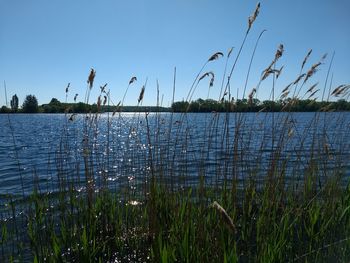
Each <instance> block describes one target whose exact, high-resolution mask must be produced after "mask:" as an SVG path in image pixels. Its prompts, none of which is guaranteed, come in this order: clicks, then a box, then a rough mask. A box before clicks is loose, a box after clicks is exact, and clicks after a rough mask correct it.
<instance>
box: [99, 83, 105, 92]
mask: <svg viewBox="0 0 350 263" xmlns="http://www.w3.org/2000/svg"><path fill="white" fill-rule="evenodd" d="M106 87H107V83H106V84H104V85H103V86H100V89H101V93H104V92H105V89H106Z"/></svg>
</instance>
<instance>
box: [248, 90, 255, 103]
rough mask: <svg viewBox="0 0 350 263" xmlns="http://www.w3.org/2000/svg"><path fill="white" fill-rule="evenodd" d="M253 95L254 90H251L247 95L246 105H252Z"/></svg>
mask: <svg viewBox="0 0 350 263" xmlns="http://www.w3.org/2000/svg"><path fill="white" fill-rule="evenodd" d="M255 93H256V88H253V89H252V91H251V92H250V93H249V95H248V103H249V104H252V103H253V97H254V94H255Z"/></svg>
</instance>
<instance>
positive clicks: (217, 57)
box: [208, 52, 224, 62]
mask: <svg viewBox="0 0 350 263" xmlns="http://www.w3.org/2000/svg"><path fill="white" fill-rule="evenodd" d="M223 56H224V54H223V53H222V52H216V53H215V54H213V55H212V56H211V57H210V58H209V59H208V62H210V61H214V60H217V59H219V58H220V57H223Z"/></svg>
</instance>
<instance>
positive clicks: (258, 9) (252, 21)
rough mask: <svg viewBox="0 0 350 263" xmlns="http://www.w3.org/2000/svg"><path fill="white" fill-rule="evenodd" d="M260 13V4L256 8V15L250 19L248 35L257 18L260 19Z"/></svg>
mask: <svg viewBox="0 0 350 263" xmlns="http://www.w3.org/2000/svg"><path fill="white" fill-rule="evenodd" d="M259 12H260V3H258V4H257V5H256V7H255V10H254V13H253V14H252V15H251V16H249V17H248V30H247V33H248V32H249V31H250V29H251V27H252V25H253V23H254V21H255V20H256V18H257V17H258V15H259Z"/></svg>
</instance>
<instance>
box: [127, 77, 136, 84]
mask: <svg viewBox="0 0 350 263" xmlns="http://www.w3.org/2000/svg"><path fill="white" fill-rule="evenodd" d="M135 81H137V78H136V77H132V78H131V79H130V81H129V85H131V84H132V83H134V82H135Z"/></svg>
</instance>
